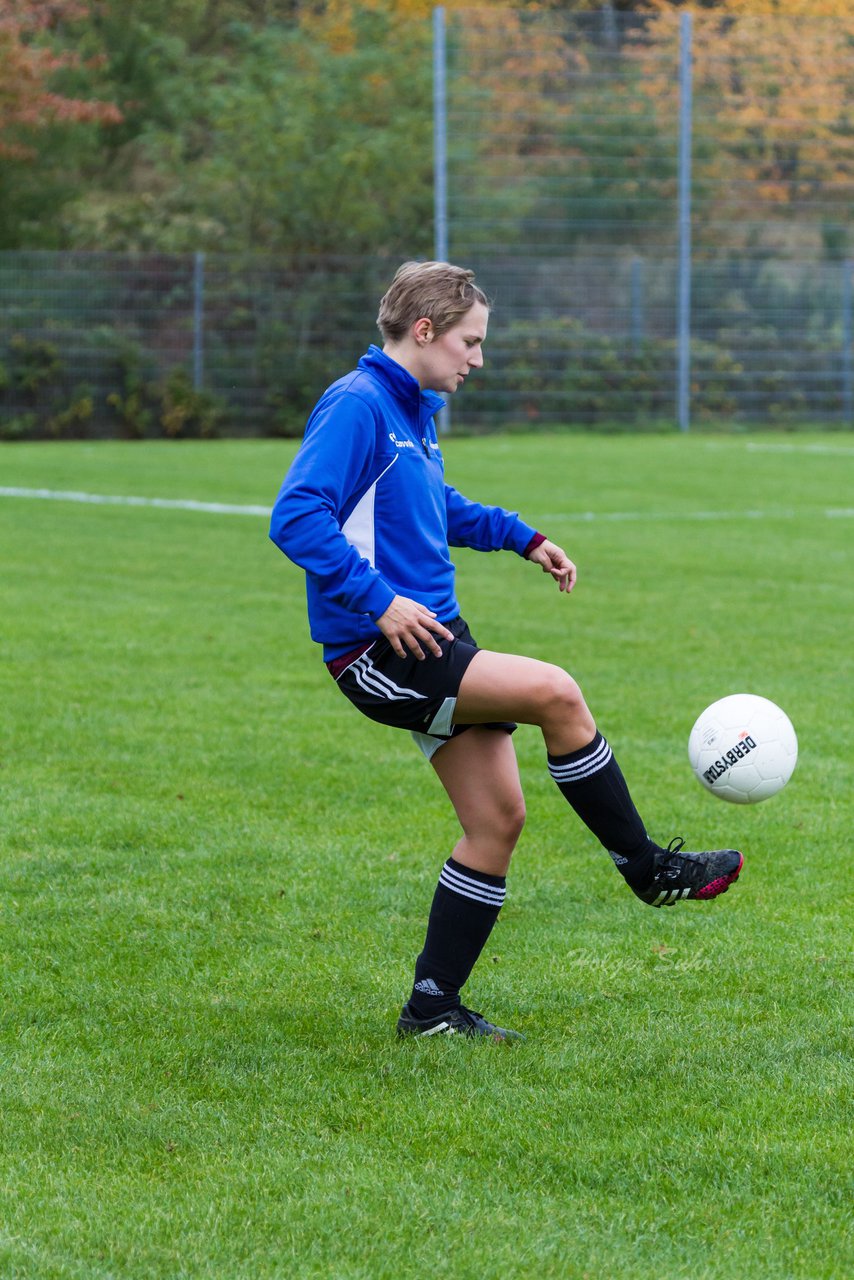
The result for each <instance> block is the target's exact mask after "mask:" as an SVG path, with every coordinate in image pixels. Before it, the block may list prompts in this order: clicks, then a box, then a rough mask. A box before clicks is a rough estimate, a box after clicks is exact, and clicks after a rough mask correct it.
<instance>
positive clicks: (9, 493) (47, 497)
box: [0, 486, 271, 516]
mask: <svg viewBox="0 0 854 1280" xmlns="http://www.w3.org/2000/svg"><path fill="white" fill-rule="evenodd" d="M0 498H41V499H43V500H44V501H47V502H87V503H92V504H94V505H95V506H107V507H166V508H167V509H168V510H170V511H205V512H208V513H210V514H213V515H217V516H269V514H270V509H271V508H270V507H256V506H235V505H234V504H233V503H229V502H196V501H195V499H193V498H135V497H131V496H120V495H117V494H109V493H77V492H75V491H74V490H72V489H11V488H6V487H5V486H0Z"/></svg>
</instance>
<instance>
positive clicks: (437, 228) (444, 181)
mask: <svg viewBox="0 0 854 1280" xmlns="http://www.w3.org/2000/svg"><path fill="white" fill-rule="evenodd" d="M447 74H448V59H447V51H446V47H445V10H444V7H443V6H442V5H438V6H437V7H436V8H435V9H434V10H433V241H434V246H435V248H434V254H435V258H436V261H437V262H447V260H448V94H447V83H448V82H447ZM450 430H451V412H450V409H449V408H448V406H447V405H445V408H444V409H442V411H441V412H440V414H439V431H440V433H441V434H442V435H447V434H448V432H449V431H450Z"/></svg>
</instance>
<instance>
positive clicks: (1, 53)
mask: <svg viewBox="0 0 854 1280" xmlns="http://www.w3.org/2000/svg"><path fill="white" fill-rule="evenodd" d="M87 13H88V9H87V6H86V5H85V4H83V3H80V0H0V155H4V156H6V157H13V158H16V159H25V158H31V157H32V156H33V155H35V147H34V143H33V141H32V135H33V133H34V132H37V131H39V130H43V129H48V128H52V127H53V126H55V125H57V124H84V123H85V124H92V123H97V124H116V123H118V121H119V120H120V119H121V113H120V111H119V109H118V107H117V106H116V105H115V104H114V103H111V102H101V101H98V100H95V99H91V98H81V97H75V96H69V95H67V94H64V93H61V92H58V91H57V89H56V88H55V81H56V79H57V77H58V76H59V74H60V73H62V72H67V71H69V70H71V69H73V70H79V69H80V66H81V59H80V57H79V56H78V55H77V54H76V53H75V52H74V51H73V50H70V49H61V50H57V49H56V48H55V47H53V46H52V45H51V44H50V43H49V42H45V41H44V40H41V39H39V37H40V36H44V35H45V34H49V33H51V32H53V31H55V30H56V29H57V28H59V27H60V26H62V25H66V24H69V23H73V22H80V21H81V20H82V19H84V18H85V17H86V16H87Z"/></svg>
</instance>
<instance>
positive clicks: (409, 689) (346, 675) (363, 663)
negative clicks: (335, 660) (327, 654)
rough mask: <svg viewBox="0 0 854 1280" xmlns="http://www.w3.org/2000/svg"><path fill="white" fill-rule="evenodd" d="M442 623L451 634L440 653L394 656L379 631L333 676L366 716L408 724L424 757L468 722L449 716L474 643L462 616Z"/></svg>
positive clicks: (508, 728) (508, 725)
mask: <svg viewBox="0 0 854 1280" xmlns="http://www.w3.org/2000/svg"><path fill="white" fill-rule="evenodd" d="M447 628H448V630H449V631H450V632H451V633H452V635H453V637H454V639H453V640H439V645H440V647H441V650H442V656H441V658H437V657H436V656H435V655H434V654H432V653H429V652H428V653H427V656H426V657H425V658H423V659H418V658H416V657H415V656H414V654H411V653H409V652H408V651H407V654H406V657H404V658H399V657H398V656H397V654H396V653H395V651H394V649H392V647H391V645H390V644H389V642H388V640H386V638H385V636H382V637H381V638H380V639H379V640H376V641H375V642H374V643H373V644H372V645H371V647H370V648H369V649H366V650H365V651H364V653H361V654H360V655H359V656H358V657H357V658H355V659H354V660H353V662H351V663H350V665H349V666H348V667H346V668H345V669H344V670H343V671H342V672H341V673H340V674H339V675H338V677H337V680H336V683H337V685H338V688H339V689H340V690H341V692H342V693H343V694H344V695H345V697H347V698H349V699H350V701H351V702H352V703H353V705H354V706H356V707H358V708H359V710H360V711H361V712H362V713H363V714H364V715H366V716H368V717H369V718H370V719H371V720H376V721H378V722H379V723H380V724H387V725H390V726H391V727H392V728H394V729H408V730H409V731H410V733H411V734H412V736H413V737H414V738H415V741H416V742H417V743H418V745H419V747H420V748H421V750H422V751H423V752H424V754H425V755H426V756H427V758H428V760H429V759H430V757H431V756H432V755H433V753H434V752H435V751H438V749H439V747H441V746H442V744H443V743H445V742H448V741H449V740H450V739H451V738H453V737H455V736H456V735H457V734H459V733H464V732H465V730H466V729H471V728H472V726H471V725H470V724H454V723H453V720H454V712H455V711H456V709H457V694H458V693H459V691H460V684H461V682H462V678H463V676H464V675H465V673H466V670H467V668H468V665H469V663H470V662H471V660H472V658H473V657H474V655H475V654H476V653H477V651H478V646H477V644H476V643H475V639H474V636H473V635H472V634H471V632H470V631H469V629H468V625H467V624H466V622H465V621H464V620H463V619H462V618H454V620H453V622H449V623H447ZM437 639H438V637H437ZM486 727H487V728H490V729H503V730H505V732H507V733H512V732H513V730H514V729H515V728H516V725H515V724H513V723H512V722H511V721H501V722H496V723H491V724H489V725H487V726H486Z"/></svg>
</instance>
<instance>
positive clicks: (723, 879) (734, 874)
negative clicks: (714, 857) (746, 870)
mask: <svg viewBox="0 0 854 1280" xmlns="http://www.w3.org/2000/svg"><path fill="white" fill-rule="evenodd" d="M738 856H739V858H740V862H739V864H738V866H737V867H736V869H735V871H731V872H730V874H729V875H728V876H719V877H718V879H717V880H713V881H712V883H711V884H707V885H706V886H705V887H704V888H702V889H699V890H698V892H697V898H698V900H700V901H701V902H708V901H709V899H710V898H719V897H720V895H721V894H722V893H726V891H727V889H728V888H729V887H730V885H731V884H735V882H736V880H737V879H738V877H739V876H740V875H741V868H742V867H743V866H744V854H743V853H740V854H739V855H738Z"/></svg>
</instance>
